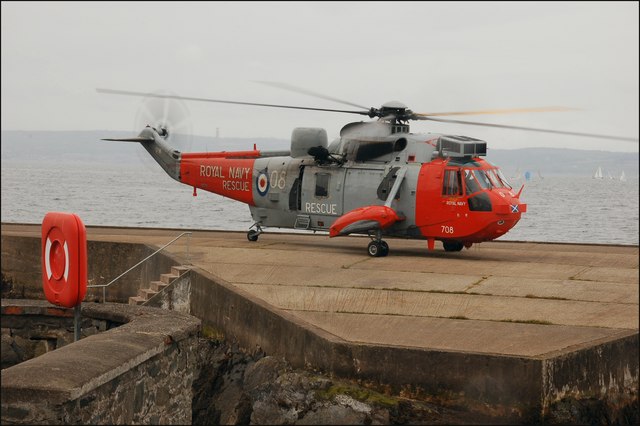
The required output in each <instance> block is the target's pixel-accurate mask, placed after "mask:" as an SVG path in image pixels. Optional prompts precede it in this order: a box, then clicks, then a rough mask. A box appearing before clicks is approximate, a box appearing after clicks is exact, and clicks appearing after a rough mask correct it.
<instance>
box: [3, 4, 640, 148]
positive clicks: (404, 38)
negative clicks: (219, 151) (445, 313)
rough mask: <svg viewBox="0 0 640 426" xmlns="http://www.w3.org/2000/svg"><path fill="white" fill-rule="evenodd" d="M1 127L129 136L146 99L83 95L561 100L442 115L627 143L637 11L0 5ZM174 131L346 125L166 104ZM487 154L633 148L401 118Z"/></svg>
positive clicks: (484, 104) (274, 131) (454, 102)
mask: <svg viewBox="0 0 640 426" xmlns="http://www.w3.org/2000/svg"><path fill="white" fill-rule="evenodd" d="M1 7H2V11H1V12H2V13H1V19H2V26H1V29H2V37H1V56H2V85H1V92H2V96H1V97H2V105H1V114H2V130H121V131H130V132H131V133H132V134H137V133H138V132H139V131H140V130H141V127H143V126H144V124H145V123H143V122H144V121H149V120H148V119H146V118H145V117H144V115H141V111H145V108H146V107H145V105H146V104H145V102H146V101H145V100H144V99H142V98H139V97H127V96H119V95H108V94H103V93H97V92H96V90H95V89H96V88H108V89H116V90H129V91H138V92H147V93H148V92H158V91H162V92H164V93H174V94H177V95H182V96H189V97H203V98H213V99H223V100H233V101H243V102H258V103H270V104H283V105H295V106H305V107H315V108H337V109H353V107H349V106H346V105H344V104H340V103H337V102H334V101H330V100H327V99H322V98H320V97H315V96H310V95H307V94H303V93H299V92H292V91H288V90H283V89H281V88H277V87H273V86H269V85H265V84H261V83H259V81H271V82H279V83H286V84H289V85H294V86H296V87H300V88H304V89H307V90H309V91H312V92H315V93H319V94H324V95H326V96H329V97H333V98H337V99H340V100H345V101H348V102H351V103H355V104H358V105H363V106H366V107H370V106H375V107H379V106H380V105H381V104H383V103H385V102H387V101H391V100H396V101H400V102H402V103H404V104H405V105H407V106H408V107H409V108H411V109H412V110H413V111H415V112H449V111H470V110H482V109H497V108H522V107H546V106H562V107H568V108H575V109H573V110H570V111H563V112H540V113H519V114H508V115H488V116H481V115H474V116H466V117H451V118H458V119H466V120H469V121H479V122H487V123H498V124H509V125H518V126H527V127H538V128H548V129H555V130H565V131H575V132H588V133H598V134H612V135H618V136H626V137H632V138H638V116H639V111H638V104H639V96H638V94H639V74H638V51H639V48H638V41H639V38H640V37H639V27H638V16H639V13H638V2H530V3H529V2H513V3H511V2H180V3H177V2H42V3H40V2H5V1H3V2H2V6H1ZM171 107H172V108H176V109H179V110H180V111H181V114H182V116H184V117H187V118H186V119H184V120H182V119H180V120H177V119H174V120H177V121H180V123H178V127H179V128H180V129H181V130H184V129H186V131H189V132H191V133H193V134H196V135H202V136H215V135H216V134H219V135H220V136H223V137H243V138H245V137H252V138H253V137H266V138H279V139H288V138H290V135H291V132H292V130H293V129H294V128H295V127H322V128H325V129H326V130H327V133H328V135H329V138H330V140H331V139H333V138H335V137H337V136H338V135H339V131H340V128H341V127H342V126H343V125H345V124H347V123H348V122H350V121H361V120H363V119H364V120H369V119H368V118H366V117H364V118H363V117H362V116H359V115H351V114H339V113H332V112H316V111H295V110H288V109H275V108H260V107H253V106H240V105H224V104H213V103H199V102H176V103H175V104H172V106H171ZM411 130H412V132H414V133H428V132H434V133H447V134H457V135H465V136H471V137H475V138H478V139H484V140H486V141H487V142H488V144H489V145H488V146H489V147H490V148H498V149H515V148H527V147H555V148H575V149H590V150H606V151H628V152H638V146H639V144H638V142H637V141H636V142H619V141H618V142H616V141H611V140H605V139H600V138H598V139H593V138H584V137H574V136H561V135H553V134H545V133H534V132H524V131H519V130H504V129H495V128H486V127H479V126H468V125H459V124H444V123H435V122H427V121H420V122H412V126H411Z"/></svg>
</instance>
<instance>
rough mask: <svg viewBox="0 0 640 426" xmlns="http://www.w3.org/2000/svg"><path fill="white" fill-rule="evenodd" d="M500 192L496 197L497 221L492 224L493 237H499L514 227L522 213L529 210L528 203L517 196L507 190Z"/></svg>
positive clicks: (495, 210)
mask: <svg viewBox="0 0 640 426" xmlns="http://www.w3.org/2000/svg"><path fill="white" fill-rule="evenodd" d="M498 194H499V195H498V196H496V197H495V198H494V206H495V208H494V212H495V215H496V217H495V222H494V223H493V224H492V226H490V228H491V230H492V231H493V232H492V233H493V238H498V237H500V236H501V235H504V234H505V233H506V232H507V231H509V230H510V229H511V228H513V227H514V226H515V225H516V223H518V221H519V220H520V217H521V216H522V213H525V212H526V211H527V205H526V204H524V203H521V202H520V200H519V199H518V198H517V197H515V196H511V194H509V193H508V192H506V191H505V192H500V193H498Z"/></svg>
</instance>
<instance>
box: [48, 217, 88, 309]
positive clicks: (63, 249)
mask: <svg viewBox="0 0 640 426" xmlns="http://www.w3.org/2000/svg"><path fill="white" fill-rule="evenodd" d="M42 287H43V289H44V294H45V296H46V297H47V300H48V301H49V302H51V303H53V304H54V305H58V306H64V307H66V308H73V307H74V306H76V305H78V304H80V302H82V300H83V299H84V296H85V295H86V293H87V231H86V228H85V226H84V224H83V223H82V220H80V218H79V217H78V216H77V215H75V214H73V213H59V212H49V213H47V214H46V215H45V217H44V219H43V221H42Z"/></svg>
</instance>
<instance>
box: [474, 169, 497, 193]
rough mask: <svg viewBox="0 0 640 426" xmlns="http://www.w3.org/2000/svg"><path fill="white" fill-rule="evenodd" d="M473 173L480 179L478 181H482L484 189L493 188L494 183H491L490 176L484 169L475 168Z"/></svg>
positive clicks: (481, 184)
mask: <svg viewBox="0 0 640 426" xmlns="http://www.w3.org/2000/svg"><path fill="white" fill-rule="evenodd" d="M473 174H474V175H475V176H476V179H478V182H480V186H481V187H482V189H491V188H493V185H492V184H491V180H490V179H489V176H487V174H486V173H485V171H484V170H474V171H473Z"/></svg>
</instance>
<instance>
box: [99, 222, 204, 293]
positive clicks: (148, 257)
mask: <svg viewBox="0 0 640 426" xmlns="http://www.w3.org/2000/svg"><path fill="white" fill-rule="evenodd" d="M191 234H192V232H190V231H187V232H183V233H182V234H180V235H178V236H177V237H175V238H174V239H173V240H171V241H169V242H168V243H167V244H165V245H163V246H162V247H160V248H159V249H158V250H156V251H154V252H153V253H151V254H150V255H149V256H147V257H145V258H144V259H142V260H141V261H140V262H138V263H136V264H135V265H133V266H132V267H131V268H129V269H127V270H126V271H124V272H123V273H121V274H120V275H118V276H117V277H116V278H114V279H112V280H111V281H110V282H109V283H108V284H93V285H88V286H87V288H97V287H102V303H105V302H106V301H107V287H109V286H110V285H111V284H113V283H114V282H116V281H118V280H119V279H120V278H122V277H123V276H125V275H126V274H128V273H129V272H131V271H132V270H134V269H135V268H136V267H138V266H140V265H142V264H143V263H144V262H146V261H147V260H149V259H150V258H152V257H153V256H155V255H156V254H158V253H160V252H161V251H162V250H164V249H165V248H167V247H168V246H170V245H171V244H173V243H174V242H176V241H177V240H178V239H180V238H182V237H183V236H184V235H188V238H187V262H189V263H191V260H190V258H189V243H190V241H191Z"/></svg>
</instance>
